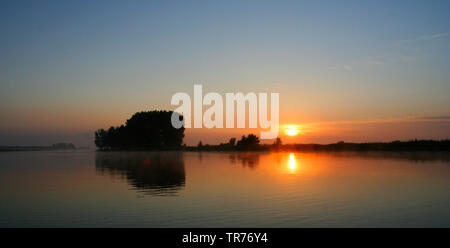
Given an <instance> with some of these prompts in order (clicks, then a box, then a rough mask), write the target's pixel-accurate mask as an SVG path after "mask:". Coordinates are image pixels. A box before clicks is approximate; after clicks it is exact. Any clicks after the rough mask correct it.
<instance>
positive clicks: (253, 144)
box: [237, 134, 259, 150]
mask: <svg viewBox="0 0 450 248" xmlns="http://www.w3.org/2000/svg"><path fill="white" fill-rule="evenodd" d="M258 145H259V138H258V137H257V136H256V135H254V134H249V135H248V136H247V137H246V136H245V135H243V136H242V138H241V139H240V140H239V141H238V142H237V148H238V150H250V149H255V148H257V147H258Z"/></svg>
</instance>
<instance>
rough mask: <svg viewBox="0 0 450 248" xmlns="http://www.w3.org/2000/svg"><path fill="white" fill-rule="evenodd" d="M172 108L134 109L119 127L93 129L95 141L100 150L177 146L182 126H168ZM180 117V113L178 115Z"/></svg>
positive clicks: (169, 147) (181, 139)
mask: <svg viewBox="0 0 450 248" xmlns="http://www.w3.org/2000/svg"><path fill="white" fill-rule="evenodd" d="M172 113H173V112H172V111H148V112H138V113H135V114H134V115H133V116H132V117H131V118H130V119H128V120H127V121H126V124H125V125H121V126H120V127H110V128H109V129H108V131H105V130H104V129H100V130H97V131H96V132H95V145H96V146H97V147H98V148H99V149H102V150H161V149H179V148H181V145H182V143H183V138H184V127H181V128H179V129H176V128H174V127H173V126H172V123H171V116H172ZM180 118H182V116H180Z"/></svg>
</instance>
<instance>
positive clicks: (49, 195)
mask: <svg viewBox="0 0 450 248" xmlns="http://www.w3.org/2000/svg"><path fill="white" fill-rule="evenodd" d="M0 199H1V201H0V227H450V156H449V155H448V154H441V153H416V154H411V153H364V154H361V153H312V152H311V153H308V152H304V153H298V152H293V153H291V152H279V153H257V152H255V153H227V152H203V153H197V152H163V153H156V152H95V151H76V152H66V151H60V152H51V151H48V152H3V153H0Z"/></svg>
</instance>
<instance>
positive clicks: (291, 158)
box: [288, 153, 297, 173]
mask: <svg viewBox="0 0 450 248" xmlns="http://www.w3.org/2000/svg"><path fill="white" fill-rule="evenodd" d="M288 168H289V170H290V172H291V173H294V172H295V170H296V168H297V162H296V161H295V156H294V154H293V153H289V161H288Z"/></svg>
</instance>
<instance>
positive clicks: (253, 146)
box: [185, 134, 450, 151]
mask: <svg viewBox="0 0 450 248" xmlns="http://www.w3.org/2000/svg"><path fill="white" fill-rule="evenodd" d="M249 137H251V138H250V140H252V141H251V142H250V144H248V143H246V142H247V141H248V140H249ZM235 141H236V139H234V138H232V139H230V142H228V143H222V144H219V145H204V144H202V143H201V142H199V144H198V145H197V146H189V147H186V148H185V149H186V150H189V151H242V150H255V151H271V150H288V151H450V140H411V141H392V142H376V143H346V142H343V141H341V142H338V143H334V144H326V145H320V144H286V145H283V144H282V143H281V140H280V139H276V141H275V142H274V143H273V144H259V139H258V138H257V137H256V136H255V135H253V134H250V135H248V136H242V138H241V140H239V141H238V142H237V143H236V142H235ZM244 144H245V145H244Z"/></svg>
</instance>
